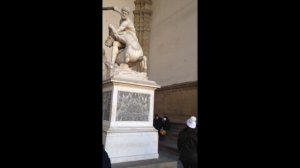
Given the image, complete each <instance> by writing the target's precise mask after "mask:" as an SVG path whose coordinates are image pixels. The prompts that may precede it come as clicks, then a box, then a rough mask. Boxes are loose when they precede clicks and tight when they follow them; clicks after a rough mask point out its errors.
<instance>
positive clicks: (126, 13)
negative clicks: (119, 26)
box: [121, 7, 129, 19]
mask: <svg viewBox="0 0 300 168" xmlns="http://www.w3.org/2000/svg"><path fill="white" fill-rule="evenodd" d="M121 17H122V19H127V18H128V17H129V9H128V8H126V7H123V8H122V9H121Z"/></svg>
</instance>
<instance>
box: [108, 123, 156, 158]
mask: <svg viewBox="0 0 300 168" xmlns="http://www.w3.org/2000/svg"><path fill="white" fill-rule="evenodd" d="M103 138H104V140H105V150H106V151H107V153H108V155H109V157H110V159H111V163H120V162H129V161H138V160H146V159H157V158H158V156H159V155H158V145H157V144H158V133H157V130H155V129H153V128H119V129H117V128H115V129H111V130H108V131H105V132H104V135H103Z"/></svg>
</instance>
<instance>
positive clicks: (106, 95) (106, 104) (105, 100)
mask: <svg viewBox="0 0 300 168" xmlns="http://www.w3.org/2000/svg"><path fill="white" fill-rule="evenodd" d="M111 96H112V93H111V91H108V92H103V94H102V113H103V120H107V121H109V116H110V115H109V114H110V111H111Z"/></svg>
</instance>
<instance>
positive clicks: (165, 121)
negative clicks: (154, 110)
mask: <svg viewBox="0 0 300 168" xmlns="http://www.w3.org/2000/svg"><path fill="white" fill-rule="evenodd" d="M170 127H171V125H170V120H169V118H168V117H167V116H163V119H162V128H163V129H164V130H168V131H169V130H170Z"/></svg>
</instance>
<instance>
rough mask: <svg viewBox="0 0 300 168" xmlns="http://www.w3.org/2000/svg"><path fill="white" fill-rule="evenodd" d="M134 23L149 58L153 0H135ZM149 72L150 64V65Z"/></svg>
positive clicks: (145, 53)
mask: <svg viewBox="0 0 300 168" xmlns="http://www.w3.org/2000/svg"><path fill="white" fill-rule="evenodd" d="M134 4H135V10H134V11H133V14H134V25H135V29H136V34H137V37H138V39H139V42H140V44H141V46H142V48H143V52H144V55H145V56H147V58H148V60H149V48H150V46H149V44H150V21H151V15H152V10H151V5H152V1H151V0H135V1H134ZM148 72H149V66H148Z"/></svg>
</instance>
